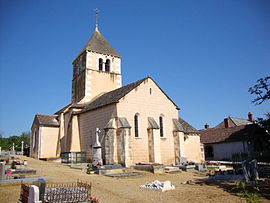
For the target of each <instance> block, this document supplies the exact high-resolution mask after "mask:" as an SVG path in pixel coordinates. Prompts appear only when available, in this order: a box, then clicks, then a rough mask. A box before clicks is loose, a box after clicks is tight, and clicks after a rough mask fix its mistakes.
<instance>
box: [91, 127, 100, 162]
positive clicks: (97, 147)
mask: <svg viewBox="0 0 270 203" xmlns="http://www.w3.org/2000/svg"><path fill="white" fill-rule="evenodd" d="M98 133H100V130H99V129H98V128H97V129H96V142H95V144H94V146H93V164H94V165H97V164H98V163H101V164H102V156H101V148H102V147H101V144H100V142H99V136H98Z"/></svg>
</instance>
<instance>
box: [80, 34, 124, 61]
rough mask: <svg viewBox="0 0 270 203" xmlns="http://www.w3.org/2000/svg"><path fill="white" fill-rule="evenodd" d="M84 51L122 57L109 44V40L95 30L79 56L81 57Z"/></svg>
mask: <svg viewBox="0 0 270 203" xmlns="http://www.w3.org/2000/svg"><path fill="white" fill-rule="evenodd" d="M84 51H94V52H97V53H101V54H107V55H112V56H116V57H121V55H120V54H119V53H118V52H117V51H116V50H115V49H114V48H113V47H112V46H111V45H110V44H109V42H107V40H106V39H105V38H104V37H103V35H102V34H101V33H100V32H99V31H98V30H95V32H94V33H93V35H92V36H91V38H90V39H89V40H88V42H87V43H86V45H85V46H84V47H83V49H82V50H81V52H80V54H79V55H81V54H82V53H83V52H84ZM79 55H78V56H79ZM76 58H77V57H76Z"/></svg>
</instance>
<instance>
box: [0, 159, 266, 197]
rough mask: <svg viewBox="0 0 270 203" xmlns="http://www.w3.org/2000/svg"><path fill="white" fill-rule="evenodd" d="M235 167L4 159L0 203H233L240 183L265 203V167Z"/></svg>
mask: <svg viewBox="0 0 270 203" xmlns="http://www.w3.org/2000/svg"><path fill="white" fill-rule="evenodd" d="M256 164H257V165H256ZM235 165H236V166H235ZM235 165H232V164H231V163H227V162H204V163H200V164H199V163H192V162H187V161H186V160H185V158H181V161H180V163H179V164H177V165H171V166H165V165H162V164H155V163H150V162H142V163H138V164H136V165H135V166H134V167H129V168H125V167H123V166H121V165H120V164H110V165H102V164H101V162H100V160H98V157H97V160H96V162H95V163H77V164H75V163H59V162H58V163H57V162H53V161H41V160H36V159H32V158H29V157H26V156H22V155H4V156H1V165H0V166H1V180H0V181H1V184H0V194H1V202H119V198H121V199H123V201H124V200H126V201H133V202H156V201H159V202H166V201H167V199H168V200H169V201H170V202H181V200H184V202H201V200H203V201H205V202H215V201H221V202H237V201H239V198H240V199H241V197H240V196H239V194H238V192H239V191H238V192H237V191H236V192H235V189H234V188H235V185H236V184H238V183H239V182H242V183H244V184H246V185H247V186H246V188H250V189H252V188H253V187H254V186H255V185H256V186H258V187H259V188H260V194H261V199H262V200H265V201H262V202H267V201H269V199H270V196H269V189H270V181H269V175H270V173H269V168H270V167H269V165H267V164H265V165H262V163H256V162H254V161H253V162H248V163H247V162H244V163H241V162H240V163H238V164H235ZM262 166H263V167H262ZM243 167H244V168H243ZM238 168H241V170H242V173H240V172H239V171H240V170H239V169H238ZM254 169H259V170H254ZM8 171H9V172H8ZM7 172H8V173H7ZM10 172H11V173H10ZM190 193H192V194H194V195H192V196H191V195H189V194H190ZM165 200H166V201H165ZM124 202H125V201H124Z"/></svg>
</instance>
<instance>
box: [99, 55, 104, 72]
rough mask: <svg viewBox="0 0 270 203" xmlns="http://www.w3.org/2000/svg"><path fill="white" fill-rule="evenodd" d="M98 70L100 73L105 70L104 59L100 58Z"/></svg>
mask: <svg viewBox="0 0 270 203" xmlns="http://www.w3.org/2000/svg"><path fill="white" fill-rule="evenodd" d="M98 70H99V71H102V70H103V59H102V58H100V59H99V60H98Z"/></svg>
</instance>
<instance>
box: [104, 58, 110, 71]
mask: <svg viewBox="0 0 270 203" xmlns="http://www.w3.org/2000/svg"><path fill="white" fill-rule="evenodd" d="M110 65H111V61H110V60H109V59H107V60H106V63H105V72H110Z"/></svg>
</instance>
